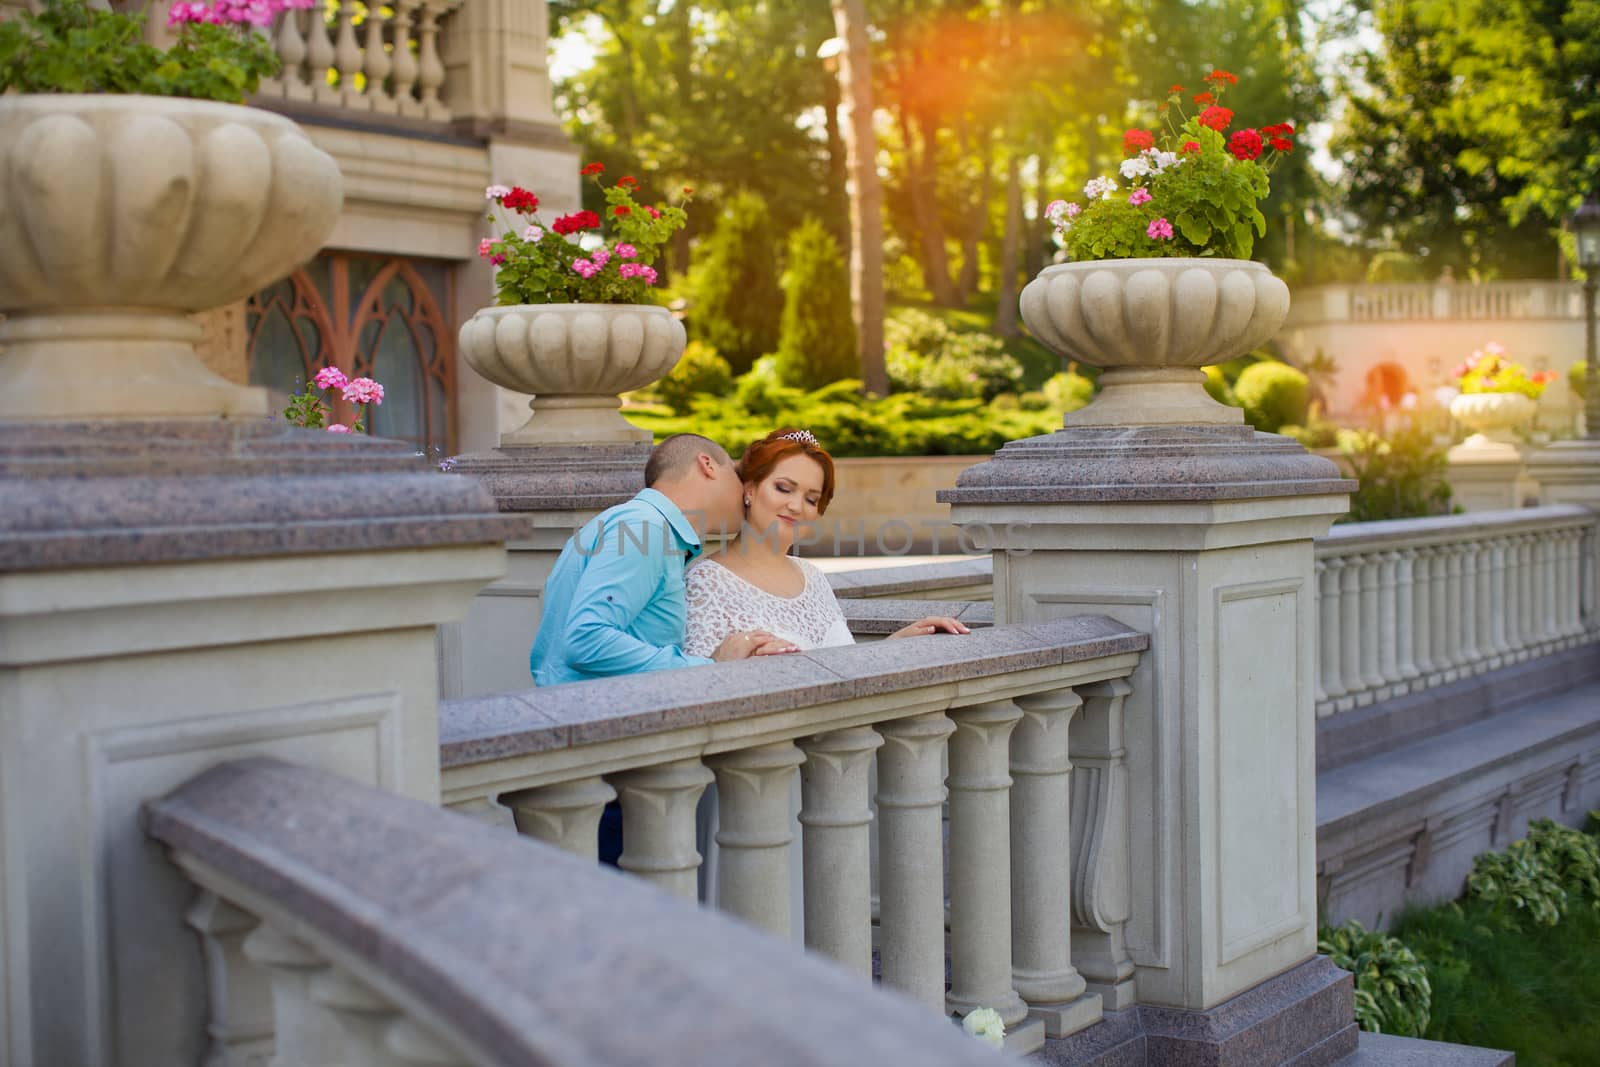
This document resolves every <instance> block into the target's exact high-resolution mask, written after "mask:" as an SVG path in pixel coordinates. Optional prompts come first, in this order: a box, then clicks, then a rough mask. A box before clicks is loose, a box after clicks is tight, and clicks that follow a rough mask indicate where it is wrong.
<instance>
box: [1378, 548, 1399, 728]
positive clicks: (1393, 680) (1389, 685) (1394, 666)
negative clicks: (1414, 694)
mask: <svg viewBox="0 0 1600 1067" xmlns="http://www.w3.org/2000/svg"><path fill="white" fill-rule="evenodd" d="M1399 567H1400V554H1399V553H1398V552H1394V551H1388V552H1380V553H1379V554H1378V673H1379V674H1380V675H1382V676H1383V687H1382V688H1381V689H1379V690H1378V699H1379V700H1387V699H1388V698H1389V697H1392V696H1395V695H1396V694H1398V693H1403V692H1405V687H1404V686H1402V685H1400V684H1399V683H1400V661H1399V655H1400V648H1399V645H1400V636H1399V626H1400V606H1399V604H1398V603H1397V600H1398V595H1397V593H1396V591H1395V574H1396V572H1397V571H1398V570H1399Z"/></svg>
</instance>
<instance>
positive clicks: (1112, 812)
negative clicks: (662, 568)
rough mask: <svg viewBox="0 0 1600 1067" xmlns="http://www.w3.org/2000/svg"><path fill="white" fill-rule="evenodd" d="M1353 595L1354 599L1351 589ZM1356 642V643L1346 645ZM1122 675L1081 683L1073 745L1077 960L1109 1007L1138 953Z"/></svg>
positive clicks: (1126, 996) (1126, 997)
mask: <svg viewBox="0 0 1600 1067" xmlns="http://www.w3.org/2000/svg"><path fill="white" fill-rule="evenodd" d="M1345 603H1346V604H1347V605H1348V604H1352V603H1353V601H1352V600H1350V599H1349V598H1348V597H1347V598H1346V600H1345ZM1346 647H1347V649H1348V646H1346ZM1131 692H1133V687H1132V686H1130V685H1129V684H1128V683H1127V682H1125V681H1123V680H1121V679H1115V680H1113V681H1109V682H1098V683H1095V684H1094V685H1085V686H1079V687H1078V695H1079V696H1081V697H1082V698H1083V711H1082V713H1081V714H1079V715H1078V716H1077V718H1075V719H1074V720H1073V722H1072V728H1071V730H1070V731H1069V732H1070V735H1071V745H1072V761H1073V771H1072V921H1073V926H1074V929H1073V931H1072V962H1073V965H1074V966H1076V967H1077V968H1078V972H1079V973H1080V974H1082V975H1083V977H1084V978H1085V979H1086V980H1087V982H1088V985H1087V988H1088V990H1089V992H1091V993H1098V994H1100V996H1101V998H1102V1000H1103V1001H1104V1006H1105V1009H1106V1010H1107V1011H1121V1010H1123V1009H1124V1008H1127V1007H1129V1006H1130V1005H1132V1004H1133V1003H1134V999H1135V988H1134V978H1133V958H1132V957H1131V956H1129V955H1128V947H1127V943H1126V938H1125V926H1126V924H1127V921H1128V917H1129V915H1131V914H1132V910H1133V907H1132V892H1133V871H1132V863H1131V859H1130V856H1129V852H1128V768H1127V750H1126V749H1125V748H1123V743H1122V737H1123V728H1122V726H1123V723H1122V715H1123V702H1124V700H1126V698H1127V696H1128V694H1129V693H1131Z"/></svg>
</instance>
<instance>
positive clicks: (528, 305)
mask: <svg viewBox="0 0 1600 1067" xmlns="http://www.w3.org/2000/svg"><path fill="white" fill-rule="evenodd" d="M604 170H605V168H604V167H603V166H602V165H601V164H599V163H590V164H588V165H587V166H586V167H584V168H583V174H584V176H585V177H592V178H593V179H594V181H595V184H596V185H597V186H599V188H600V189H601V190H602V194H603V196H604V198H605V213H604V216H603V217H602V215H601V214H600V213H599V212H595V211H577V212H573V213H571V214H567V215H561V216H559V217H557V218H554V219H551V220H549V221H548V222H546V221H545V220H543V219H542V218H541V217H540V215H539V197H538V196H537V195H535V194H534V193H533V192H531V191H529V190H527V189H523V188H521V187H520V186H509V187H508V186H504V185H491V186H489V188H488V189H486V190H485V191H484V197H485V199H486V200H488V202H489V203H490V204H491V205H492V206H491V208H490V211H489V215H488V218H489V221H490V222H491V223H493V224H494V225H495V228H496V229H497V230H498V231H499V234H500V235H499V236H498V237H486V238H484V239H483V241H482V242H481V243H480V245H479V246H478V254H479V255H480V256H482V257H483V258H484V259H487V260H488V261H489V262H490V263H491V264H492V265H493V266H494V267H495V268H496V272H495V286H496V290H497V293H496V306H494V307H490V308H484V309H482V310H480V311H479V312H478V313H477V314H475V315H474V316H473V317H472V318H471V319H469V320H468V321H467V322H466V323H465V324H463V325H462V327H461V336H460V344H461V353H462V355H463V357H465V359H466V361H467V362H468V364H470V365H471V366H472V368H473V369H474V370H476V371H477V372H478V373H479V374H481V375H483V376H484V377H485V378H487V379H489V380H490V381H492V382H494V383H495V384H497V385H502V386H505V387H506V388H508V389H514V390H516V391H518V392H522V393H532V394H534V395H535V399H534V401H532V402H531V403H530V404H529V407H530V408H533V409H534V414H533V416H532V417H531V418H529V420H528V422H527V423H526V424H525V425H524V426H523V427H522V428H521V429H519V430H517V431H515V432H514V433H510V434H506V435H505V436H504V437H503V438H502V440H501V444H502V445H505V446H521V445H535V444H566V445H570V444H632V443H637V442H640V441H648V440H649V439H650V434H649V432H648V431H646V430H641V429H638V428H637V427H635V426H633V425H632V424H631V423H629V422H628V421H627V420H626V419H624V418H623V417H622V415H621V414H620V412H619V408H620V407H621V400H620V399H619V397H618V394H619V393H623V392H628V391H630V390H633V389H639V388H642V387H644V386H646V385H648V384H650V383H651V382H654V381H657V380H658V379H660V378H663V377H665V376H666V375H667V373H668V372H669V371H671V370H672V368H673V366H674V365H675V364H676V363H677V362H678V359H679V357H680V356H682V355H683V350H684V346H685V343H686V340H687V339H686V337H685V334H684V330H683V324H682V323H680V322H679V321H678V320H677V319H676V318H675V317H673V315H672V314H671V312H669V311H668V310H667V309H666V308H664V307H661V306H659V305H657V304H655V303H653V302H652V301H651V294H652V290H653V287H654V286H655V284H656V280H657V278H656V271H655V268H654V267H653V266H651V264H652V263H653V262H654V261H655V258H656V256H657V255H658V254H659V253H660V251H661V249H662V248H663V247H664V246H665V245H666V243H667V241H669V240H670V239H671V237H672V235H673V234H674V233H676V232H677V231H678V230H680V229H682V228H683V225H684V223H685V222H686V221H687V219H688V216H687V214H686V213H685V211H684V207H683V205H684V204H685V203H687V202H688V199H689V197H690V196H691V195H692V194H693V190H692V189H688V188H685V189H684V190H683V195H682V199H681V200H680V201H679V202H678V203H677V204H647V203H643V202H641V201H640V200H638V199H637V192H638V188H639V183H638V181H637V180H636V179H635V178H633V177H631V176H624V177H622V178H619V179H618V180H617V182H616V183H615V184H613V185H606V184H605V182H604V181H603V180H602V179H601V177H600V175H601V174H602V173H604ZM608 226H609V231H610V232H609V235H607V232H606V231H607V228H608Z"/></svg>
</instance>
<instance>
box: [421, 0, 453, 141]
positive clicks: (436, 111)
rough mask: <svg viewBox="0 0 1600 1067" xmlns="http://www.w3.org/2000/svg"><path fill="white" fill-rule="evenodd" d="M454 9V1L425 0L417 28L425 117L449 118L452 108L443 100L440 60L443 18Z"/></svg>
mask: <svg viewBox="0 0 1600 1067" xmlns="http://www.w3.org/2000/svg"><path fill="white" fill-rule="evenodd" d="M453 6H454V4H453V3H451V2H450V0H422V18H421V20H420V22H419V23H418V25H417V41H418V47H417V60H418V61H417V70H418V77H417V89H418V100H417V103H418V105H419V106H420V107H421V109H422V114H423V116H424V117H425V118H430V119H448V118H449V117H450V110H449V108H447V107H445V106H444V104H443V103H442V102H440V100H439V87H440V86H441V85H443V84H444V63H443V62H441V61H440V59H439V16H440V15H443V14H445V13H447V12H448V11H449V10H450V9H451V8H452V7H453Z"/></svg>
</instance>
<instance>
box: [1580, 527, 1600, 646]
mask: <svg viewBox="0 0 1600 1067" xmlns="http://www.w3.org/2000/svg"><path fill="white" fill-rule="evenodd" d="M1582 546H1583V549H1582V552H1581V553H1580V555H1582V557H1583V612H1582V614H1583V624H1584V633H1585V634H1593V633H1600V524H1596V523H1592V522H1591V523H1590V524H1589V525H1588V526H1585V527H1584V528H1583V540H1582Z"/></svg>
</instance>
